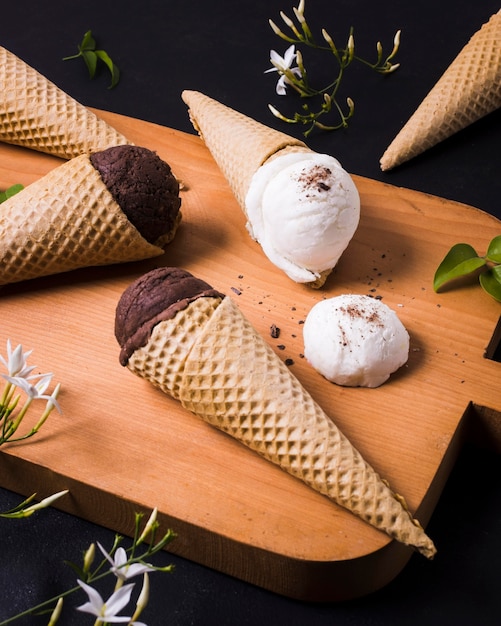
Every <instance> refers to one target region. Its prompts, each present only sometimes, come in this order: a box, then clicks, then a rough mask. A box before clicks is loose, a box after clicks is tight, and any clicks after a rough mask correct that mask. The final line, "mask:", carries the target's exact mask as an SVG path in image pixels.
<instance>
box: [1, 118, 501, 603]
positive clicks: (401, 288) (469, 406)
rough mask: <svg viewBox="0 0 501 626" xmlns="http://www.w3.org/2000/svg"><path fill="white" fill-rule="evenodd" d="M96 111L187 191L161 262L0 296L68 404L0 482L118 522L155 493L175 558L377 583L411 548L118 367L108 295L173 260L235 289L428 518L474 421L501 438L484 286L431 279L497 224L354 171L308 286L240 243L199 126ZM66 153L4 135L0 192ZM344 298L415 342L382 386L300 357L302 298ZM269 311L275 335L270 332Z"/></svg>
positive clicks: (296, 581) (288, 580) (329, 580)
mask: <svg viewBox="0 0 501 626" xmlns="http://www.w3.org/2000/svg"><path fill="white" fill-rule="evenodd" d="M98 113H99V114H100V115H102V117H104V118H105V119H106V120H108V121H109V122H110V123H111V124H113V125H114V126H115V127H116V128H117V129H118V130H120V131H122V132H123V133H124V134H126V135H127V136H128V137H129V138H130V139H131V140H132V141H134V142H135V143H137V144H138V145H144V146H147V147H149V148H152V149H154V150H155V151H157V152H158V154H159V155H160V156H161V157H162V158H163V159H165V160H166V161H167V162H168V163H170V165H171V166H172V168H173V170H174V171H175V173H176V175H177V176H178V177H179V178H180V179H181V180H182V181H183V183H184V186H185V188H184V190H183V191H182V202H183V204H182V213H183V222H182V225H181V228H180V230H179V231H178V234H177V236H176V239H175V241H174V242H173V243H172V244H171V245H170V246H169V248H168V250H167V252H166V253H165V255H164V256H162V257H160V258H158V259H153V260H149V261H144V262H139V263H133V264H126V265H121V266H114V267H106V268H94V269H88V270H81V271H80V270H79V271H76V272H72V273H69V274H66V275H64V274H63V275H59V276H55V277H50V278H45V279H36V280H33V281H29V282H26V283H24V284H19V285H12V286H8V287H4V288H2V289H1V290H0V350H1V351H2V353H5V342H6V340H7V338H10V339H11V341H12V342H13V344H14V345H17V344H18V343H21V344H22V345H23V347H24V349H25V350H27V349H33V355H32V357H31V363H33V364H35V363H36V364H38V365H39V368H40V371H42V372H45V371H53V372H54V380H55V381H59V382H61V383H62V393H61V395H60V404H61V406H62V409H63V414H62V415H58V414H57V413H53V414H52V415H51V417H50V419H49V421H48V422H47V423H46V424H45V426H44V428H43V430H42V431H41V433H40V434H39V435H38V436H37V437H36V438H34V439H31V440H29V441H28V442H26V443H23V444H16V445H7V446H4V447H3V448H2V450H1V453H0V483H1V485H2V486H3V487H5V488H8V489H12V490H14V491H16V492H18V493H20V494H24V495H27V494H31V493H32V492H34V491H36V492H37V493H38V495H39V496H40V497H43V496H46V495H49V494H50V493H53V492H55V491H58V490H60V489H66V488H67V489H69V490H70V493H69V495H68V496H66V497H64V498H63V499H61V500H59V501H58V506H59V507H60V508H61V509H64V510H65V511H68V512H70V513H72V514H75V515H77V516H81V517H82V518H85V519H88V520H91V521H93V522H97V523H99V524H102V525H104V526H106V527H109V528H111V529H113V530H115V531H117V532H120V533H123V534H128V535H130V534H131V533H132V532H133V524H134V513H135V512H137V511H144V512H145V513H146V514H149V511H150V510H151V509H152V508H153V507H155V506H156V507H158V510H159V513H160V521H161V523H162V527H163V529H164V530H166V529H167V527H170V528H173V529H174V530H175V531H176V533H177V534H178V538H177V539H176V540H175V541H174V542H173V543H172V544H171V546H170V549H171V550H172V552H174V553H176V554H178V555H181V556H184V557H186V558H188V559H191V560H194V561H196V562H199V563H201V564H204V565H206V566H209V567H211V568H214V569H216V570H220V571H222V572H225V573H227V574H230V575H232V576H235V577H238V578H240V579H243V580H245V581H249V582H251V583H253V584H256V585H258V586H261V587H264V588H266V589H269V590H272V591H274V592H277V593H279V594H283V595H286V596H290V597H293V598H297V599H301V600H311V601H325V600H327V601H330V600H343V599H348V598H353V597H356V596H360V595H363V594H366V593H369V592H371V591H373V590H375V589H378V588H380V587H382V586H384V585H385V584H386V583H388V582H389V581H390V580H391V579H393V578H394V577H395V576H396V575H397V574H398V573H399V572H400V571H401V569H402V568H403V567H404V565H405V563H406V562H407V560H408V559H409V558H410V556H411V554H412V551H411V550H410V549H409V548H406V547H404V546H402V545H400V544H397V543H395V542H392V541H390V540H389V539H388V538H387V537H386V535H384V534H382V533H380V532H378V531H376V530H374V529H373V528H371V527H370V526H368V525H367V524H365V523H364V522H362V521H360V520H359V519H357V518H355V517H354V516H353V515H352V514H350V513H348V512H346V511H344V510H342V509H341V508H339V507H338V506H336V505H334V504H332V503H331V502H329V501H328V500H327V499H326V498H324V497H323V496H320V495H318V494H316V493H314V492H313V491H312V490H310V489H309V488H308V487H306V486H304V485H303V484H302V483H300V482H299V481H298V480H296V479H294V478H292V477H290V476H288V475H287V474H285V473H284V472H282V471H281V470H280V469H278V468H276V467H274V466H273V465H271V464H270V463H268V462H267V461H265V460H263V459H261V458H260V457H258V456H257V455H256V454H254V453H253V452H251V451H249V450H247V449H246V448H245V447H243V446H242V445H241V444H239V443H238V442H236V441H234V440H232V439H231V438H230V437H228V436H226V435H224V434H222V433H220V432H218V431H216V430H214V429H212V428H211V427H210V426H207V425H206V424H204V423H203V422H201V421H200V420H199V419H198V418H196V417H195V416H193V415H191V414H189V413H187V412H185V411H184V410H183V409H182V408H181V407H180V406H179V405H178V404H177V403H176V402H175V401H174V400H172V399H171V398H169V397H167V396H165V395H164V394H162V393H161V392H160V391H158V390H155V389H153V387H152V386H151V385H150V384H149V383H147V382H145V381H143V380H141V379H139V378H136V377H135V376H134V375H132V374H131V373H130V372H129V371H128V370H126V369H124V368H122V367H121V366H120V365H119V362H118V354H119V349H118V345H117V343H116V341H115V338H114V334H113V328H114V315H115V306H116V303H117V301H118V299H119V297H120V295H121V293H122V292H123V290H124V289H125V288H126V287H127V286H128V285H129V284H130V283H131V282H132V281H133V280H134V279H135V278H137V277H138V276H139V275H141V274H142V273H144V272H146V271H148V270H149V269H152V268H153V267H156V266H157V265H160V264H162V265H178V266H181V267H184V268H186V269H188V270H190V271H192V272H193V273H195V274H196V275H198V276H200V277H201V278H204V279H205V280H207V281H208V282H210V283H211V284H212V285H213V286H214V287H216V288H217V289H219V290H221V291H224V292H225V293H227V294H228V295H229V296H230V297H232V298H234V300H235V301H236V303H237V304H238V306H239V307H240V308H241V309H242V311H243V312H244V313H245V314H246V315H247V317H248V318H249V319H250V320H251V322H252V323H253V324H254V326H255V327H256V329H257V330H258V331H259V332H260V333H262V335H263V336H264V337H265V338H266V339H267V341H268V342H269V343H270V345H271V346H272V348H273V349H274V350H275V351H276V352H277V354H278V355H279V356H280V358H282V359H284V360H285V359H290V360H291V364H290V365H289V367H290V369H291V371H292V372H293V373H294V374H295V375H296V376H297V377H298V378H299V379H300V380H301V382H302V383H303V384H304V386H305V387H306V388H307V389H308V390H309V391H310V392H311V394H312V395H313V397H314V398H315V399H316V400H317V401H318V402H319V403H320V405H321V406H322V407H323V408H324V409H325V410H326V412H327V413H328V414H329V415H330V416H331V417H332V419H333V420H335V421H336V423H337V424H338V426H339V427H340V428H341V429H342V430H343V431H344V432H345V434H346V435H347V436H348V437H349V438H350V439H351V441H352V443H353V444H354V445H355V446H356V447H358V448H359V449H360V451H361V452H362V454H363V455H364V456H365V458H366V459H367V460H368V461H369V462H370V463H371V464H372V465H373V466H374V467H375V468H376V469H377V471H378V472H379V473H380V474H381V475H382V476H383V477H385V478H386V479H388V480H389V482H390V483H391V485H392V487H393V488H394V489H395V490H396V491H397V492H398V493H400V494H402V495H403V496H404V497H405V498H406V500H407V502H408V504H409V506H410V508H411V510H412V511H413V512H415V515H416V516H417V517H418V519H420V520H421V522H422V523H423V524H426V523H427V522H428V520H429V518H430V516H431V514H432V512H433V509H434V507H435V505H436V503H437V500H438V498H439V496H440V493H441V491H442V488H443V486H444V483H445V481H446V479H447V476H448V474H449V472H450V470H451V467H452V465H453V463H454V460H455V458H456V455H457V452H458V450H459V446H460V444H461V443H462V441H463V438H464V436H465V432H466V425H468V424H471V423H473V422H475V423H477V424H481V425H482V426H483V427H485V428H490V429H491V430H492V433H493V440H494V441H495V442H497V443H499V442H500V441H501V436H500V435H499V428H498V425H499V420H500V415H501V393H500V385H499V381H500V375H501V364H500V363H499V362H497V361H494V360H493V359H491V358H486V356H485V351H486V348H487V347H488V346H490V347H489V350H488V353H489V354H490V353H491V352H492V350H493V346H495V344H496V342H498V343H499V341H500V337H499V334H500V331H499V330H498V331H497V336H495V334H496V333H495V331H496V325H497V323H498V319H499V316H500V312H501V308H500V305H499V303H496V302H495V301H494V300H492V299H491V298H490V297H489V296H487V295H486V294H485V293H483V291H482V290H481V289H480V287H479V286H463V287H460V288H457V289H454V290H449V291H448V292H446V293H442V294H440V295H438V294H435V293H434V291H433V288H432V280H433V274H434V271H435V269H436V267H437V266H438V264H439V262H440V261H441V259H442V258H443V256H444V255H445V253H446V252H447V251H448V249H449V247H450V246H451V245H453V244H454V243H457V242H459V241H467V242H468V243H471V244H472V245H473V246H475V247H476V248H477V250H478V251H479V252H480V253H481V254H483V253H484V252H485V250H486V248H487V245H488V243H489V241H490V239H491V238H492V237H494V236H495V235H498V234H500V233H501V224H500V222H499V221H498V220H496V219H495V218H493V217H490V216H489V215H487V214H485V213H483V212H481V211H480V210H477V209H474V208H471V207H468V206H465V205H461V204H458V203H454V202H450V201H447V200H444V199H440V198H437V197H433V196H429V195H425V194H422V193H418V192H415V191H410V190H407V189H400V188H396V187H393V186H390V185H386V184H383V183H381V182H375V181H373V180H368V179H365V178H361V177H358V176H354V179H355V182H356V184H357V186H358V188H359V190H360V194H361V200H362V217H361V223H360V227H359V229H358V231H357V233H356V235H355V237H354V239H353V240H352V242H351V244H350V246H349V247H348V249H347V250H346V252H345V253H344V255H343V257H342V259H341V261H340V263H339V265H338V267H337V269H336V271H335V272H334V273H333V274H332V275H331V277H330V278H329V280H328V282H327V284H326V286H325V287H324V288H323V289H322V290H320V291H313V290H310V289H309V288H307V287H304V286H301V285H297V284H295V283H293V282H292V281H290V280H289V279H288V278H287V277H286V276H285V275H284V274H282V272H280V270H278V269H277V268H275V266H273V265H272V264H271V263H270V262H269V261H268V260H267V259H266V257H265V256H264V254H263V253H262V251H261V248H260V247H259V245H258V244H256V243H255V242H253V241H252V240H251V239H250V237H249V236H248V234H247V231H246V229H245V218H244V215H243V214H242V212H241V211H240V209H239V207H238V205H237V203H236V201H235V200H234V198H233V196H232V194H231V192H230V190H229V187H228V185H227V184H226V182H225V179H224V178H223V176H222V174H221V173H220V171H219V170H218V168H217V166H216V165H215V163H214V162H213V160H212V158H211V156H210V154H209V152H208V151H207V149H206V148H205V146H204V145H203V143H202V142H201V140H200V139H199V138H198V137H196V136H194V135H188V134H184V133H181V132H178V131H175V130H172V129H169V128H164V127H160V126H157V125H155V124H151V123H146V122H143V121H139V120H135V119H130V118H127V117H123V116H119V115H115V114H110V113H105V112H98ZM59 164H60V161H58V160H57V159H55V158H52V157H49V156H45V155H41V154H38V153H35V152H31V151H29V150H26V149H23V148H18V147H12V146H7V145H0V189H3V188H5V187H7V186H9V185H11V184H13V183H18V182H20V183H23V184H24V185H26V184H29V183H30V182H32V181H34V180H36V179H37V178H39V177H40V176H42V175H43V174H45V173H46V172H48V171H49V170H50V169H52V168H54V167H56V166H57V165H59ZM346 292H354V293H362V294H370V295H372V296H374V297H380V298H382V299H383V302H385V303H386V304H387V305H389V306H390V307H392V308H393V309H394V310H395V311H396V312H397V313H398V315H399V317H400V319H401V320H402V322H403V323H404V325H405V326H406V327H407V329H408V331H409V334H410V337H411V349H410V355H409V361H408V364H407V365H406V366H405V367H403V368H401V370H399V371H398V372H397V373H396V374H394V375H393V376H392V377H391V378H390V380H389V381H388V382H387V383H385V384H384V385H383V386H381V387H379V388H377V389H363V388H343V387H338V386H336V385H333V384H331V383H329V382H327V381H326V380H325V379H323V378H322V377H321V376H320V375H319V374H318V373H316V372H315V371H314V370H313V369H312V368H311V366H309V365H308V363H307V362H306V360H305V359H304V358H303V356H302V352H303V342H302V322H303V321H304V319H305V317H306V315H307V313H308V311H309V310H310V308H311V307H312V306H313V305H314V304H315V303H316V302H318V301H319V300H321V299H322V298H327V297H330V296H334V295H337V294H341V293H346ZM273 324H274V325H276V326H278V327H279V328H280V331H281V332H280V337H279V338H278V339H273V338H272V337H271V334H270V327H271V326H272V325H273ZM32 417H33V419H35V418H36V417H38V415H35V414H34V415H33V416H32ZM496 429H497V430H496ZM437 548H438V555H437V557H436V558H437V559H440V558H441V554H440V545H438V546H437ZM416 558H423V557H420V556H416ZM433 566H434V565H433V562H430V563H429V564H427V567H430V568H432V567H433Z"/></svg>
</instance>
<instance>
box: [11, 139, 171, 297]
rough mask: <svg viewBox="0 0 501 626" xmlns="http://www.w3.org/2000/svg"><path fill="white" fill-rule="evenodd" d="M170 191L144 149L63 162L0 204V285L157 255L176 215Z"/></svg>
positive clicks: (160, 165)
mask: <svg viewBox="0 0 501 626" xmlns="http://www.w3.org/2000/svg"><path fill="white" fill-rule="evenodd" d="M178 191H179V185H178V182H177V180H176V179H175V177H174V175H173V174H172V172H171V169H170V166H169V165H168V164H167V163H165V162H164V161H162V160H161V159H160V158H159V157H158V156H157V155H156V154H155V153H153V152H151V151H150V150H147V149H146V148H140V147H137V146H130V145H123V146H115V147H112V148H108V149H107V150H104V151H100V152H96V153H94V154H93V155H91V156H89V155H80V156H78V157H75V158H73V159H70V160H69V161H66V162H65V163H63V164H62V165H60V166H59V167H56V168H55V169H54V170H52V171H50V172H49V173H48V174H47V175H46V176H44V177H42V178H41V179H39V180H38V181H35V182H34V183H32V184H31V185H29V186H27V187H26V188H25V189H23V190H22V191H20V192H19V193H17V194H16V195H14V196H12V197H10V198H9V199H8V200H6V201H5V202H3V203H2V204H1V205H0V285H6V284H9V283H15V282H20V281H24V280H28V279H32V278H38V277H40V276H48V275H51V274H58V273H61V272H67V271H70V270H74V269H78V268H82V267H93V266H98V265H110V264H115V263H124V262H127V261H138V260H142V259H146V258H149V257H154V256H158V255H160V254H162V253H163V246H164V245H166V244H167V243H169V241H171V240H172V238H173V237H174V235H175V232H176V229H177V227H178V224H179V221H180V219H181V213H180V210H179V208H180V203H181V201H180V199H179V195H178Z"/></svg>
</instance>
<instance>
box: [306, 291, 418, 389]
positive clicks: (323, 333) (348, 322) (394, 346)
mask: <svg viewBox="0 0 501 626" xmlns="http://www.w3.org/2000/svg"><path fill="white" fill-rule="evenodd" d="M303 338H304V355H305V357H306V359H307V360H308V362H309V363H310V364H311V365H312V366H313V367H314V368H315V369H316V370H317V371H318V372H319V373H320V374H322V376H324V377H325V378H327V380H330V381H331V382H333V383H336V384H338V385H344V386H348V387H378V386H379V385H381V384H382V383H384V382H385V381H386V380H387V379H388V378H389V376H390V374H391V373H392V372H394V371H396V370H397V369H398V368H399V367H401V366H402V365H404V363H406V362H407V359H408V357H409V334H408V332H407V330H406V329H405V327H404V325H403V324H402V322H401V321H400V320H399V318H398V316H397V314H396V313H395V312H394V311H393V310H392V309H390V307H388V306H387V305H386V304H384V303H383V302H381V301H380V300H376V299H374V298H371V297H369V296H362V295H353V294H346V295H341V296H336V297H334V298H329V299H328V300H322V301H320V302H318V303H317V304H315V305H314V306H313V308H312V309H311V310H310V312H309V313H308V315H307V317H306V320H305V323H304V326H303Z"/></svg>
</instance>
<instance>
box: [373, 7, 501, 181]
mask: <svg viewBox="0 0 501 626" xmlns="http://www.w3.org/2000/svg"><path fill="white" fill-rule="evenodd" d="M500 106H501V10H500V11H498V13H496V14H495V15H493V16H492V17H491V18H490V20H489V21H488V22H487V23H486V24H484V25H483V26H482V28H481V29H480V30H479V31H477V32H476V33H475V34H474V35H473V37H472V38H471V39H470V41H469V42H468V43H467V44H466V46H465V47H464V48H463V49H462V50H461V52H460V53H459V54H458V56H457V57H456V58H455V59H454V61H453V62H452V63H451V65H450V66H449V67H448V68H447V70H446V71H445V72H444V74H443V75H442V77H441V78H440V79H439V81H438V82H437V83H436V84H435V86H434V87H433V88H432V89H431V91H430V92H429V93H428V95H427V96H426V98H425V99H424V100H423V102H422V103H421V104H420V105H419V107H418V109H417V110H416V112H415V113H414V114H413V115H412V116H411V118H410V119H409V121H408V122H407V123H406V124H405V125H404V127H403V128H402V129H401V131H400V132H399V133H398V135H397V136H396V137H395V139H394V140H393V142H392V143H391V144H390V146H389V147H388V148H387V150H386V151H385V153H384V154H383V156H382V157H381V161H380V164H381V169H382V170H389V169H391V168H393V167H396V166H397V165H400V164H401V163H404V162H405V161H408V160H409V159H412V158H413V157H415V156H417V155H419V154H421V153H422V152H424V151H425V150H428V149H429V148H431V147H433V146H435V145H436V144H438V143H439V142H441V141H443V140H444V139H447V138H448V137H450V136H451V135H453V134H455V133H457V132H458V131H460V130H462V129H463V128H466V126H468V125H470V124H472V123H473V122H475V121H477V120H479V119H480V118H482V117H484V116H485V115H487V114H488V113H491V112H492V111H495V110H496V109H498V108H499V107H500Z"/></svg>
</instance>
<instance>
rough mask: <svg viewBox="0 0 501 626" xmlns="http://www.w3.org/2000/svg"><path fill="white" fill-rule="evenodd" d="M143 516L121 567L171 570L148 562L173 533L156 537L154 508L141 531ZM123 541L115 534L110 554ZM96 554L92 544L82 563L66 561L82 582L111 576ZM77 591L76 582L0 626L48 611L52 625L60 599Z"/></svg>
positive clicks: (156, 523)
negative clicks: (133, 566) (96, 557)
mask: <svg viewBox="0 0 501 626" xmlns="http://www.w3.org/2000/svg"><path fill="white" fill-rule="evenodd" d="M64 493H66V492H61V494H57V495H63V494H64ZM54 497H55V496H54ZM31 499H32V498H29V499H28V500H26V501H25V502H23V503H22V504H23V505H25V504H26V503H28V502H29V501H31ZM16 510H17V509H16ZM142 518H143V514H142V513H136V515H135V531H134V539H133V541H132V545H131V546H130V547H129V548H127V549H126V553H127V561H126V562H125V563H124V564H123V567H124V568H125V569H126V568H128V567H130V566H131V565H134V564H140V565H147V566H148V568H149V569H150V570H151V571H154V572H161V573H171V572H173V570H174V565H167V566H163V567H162V566H153V565H151V563H150V562H149V559H150V558H151V557H152V556H154V555H155V554H157V553H158V552H161V551H163V550H164V549H165V547H166V546H167V545H168V544H169V543H171V542H172V541H173V540H174V539H175V538H176V536H177V535H176V533H175V532H173V531H172V530H170V529H168V530H167V532H165V533H164V534H163V535H162V536H161V537H160V538H157V533H158V530H159V523H158V521H157V519H156V518H157V509H156V508H155V509H154V510H153V511H152V513H151V515H150V517H149V519H148V521H147V523H146V525H145V527H144V530H143V531H142V532H141V529H140V524H141V522H142ZM123 540H124V538H123V537H122V536H121V535H119V534H116V535H115V537H114V541H113V545H112V547H111V550H110V552H109V554H110V556H113V555H114V554H115V552H116V550H117V549H118V548H119V547H120V545H121V544H122V542H123ZM143 543H146V545H145V546H144V547H143V548H142V550H141V551H139V552H140V553H139V554H138V550H137V549H138V547H139V546H140V545H141V544H143ZM95 556H96V549H95V544H94V543H92V544H90V546H89V547H88V548H87V550H86V551H85V552H84V554H83V558H82V565H81V566H80V565H78V564H76V563H72V562H69V561H66V565H68V566H70V567H71V569H72V570H73V571H74V572H75V573H76V575H77V576H78V577H79V578H80V579H81V580H83V581H84V582H86V583H88V584H90V583H96V582H97V581H99V580H102V579H104V578H108V577H110V576H112V577H113V576H114V575H113V573H112V570H111V569H110V568H109V562H108V560H107V559H106V558H104V559H100V560H99V561H98V562H97V563H96V564H94V561H95ZM117 584H120V583H119V582H118V583H117ZM79 591H81V588H80V586H78V585H77V586H74V587H71V588H69V589H67V590H66V591H63V592H62V593H60V594H58V595H57V596H54V597H53V598H50V599H48V600H46V601H44V602H41V603H40V604H37V605H36V606H34V607H31V608H29V609H27V610H26V611H23V612H22V613H18V614H17V615H13V616H12V617H10V618H8V619H6V620H4V621H3V622H1V624H0V626H4V625H6V624H11V623H12V622H15V621H16V620H18V619H20V618H22V617H27V616H30V615H41V614H44V613H51V614H52V615H51V618H50V621H49V625H51V624H55V623H56V621H57V619H58V618H59V616H60V614H61V611H62V604H63V599H65V598H66V597H68V596H70V595H72V594H74V593H76V592H79ZM140 608H141V609H142V608H144V607H143V606H141V607H140ZM136 617H137V614H136V615H135V618H136ZM98 622H99V623H101V621H100V620H98ZM96 623H97V622H96Z"/></svg>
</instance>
